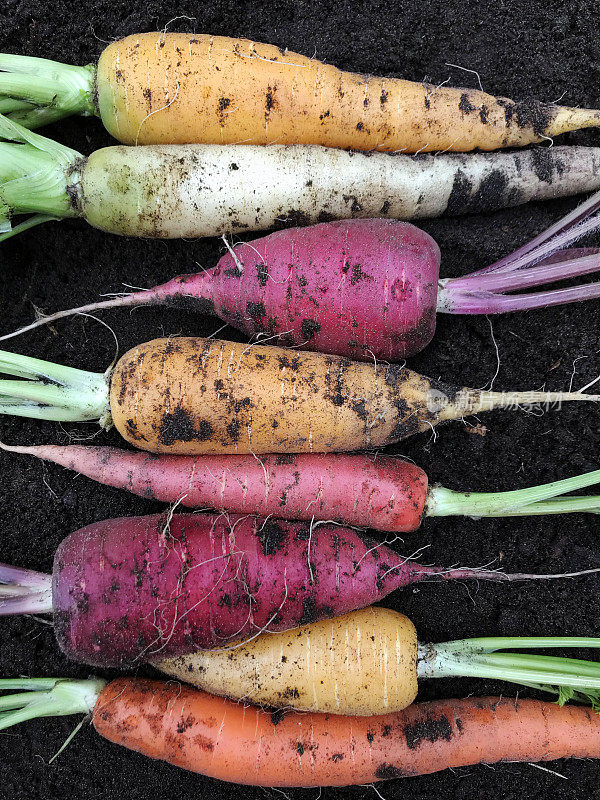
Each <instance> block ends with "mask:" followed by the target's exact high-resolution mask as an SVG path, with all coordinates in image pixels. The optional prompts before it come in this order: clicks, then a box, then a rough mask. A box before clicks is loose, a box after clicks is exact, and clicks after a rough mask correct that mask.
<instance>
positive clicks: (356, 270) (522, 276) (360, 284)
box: [0, 192, 600, 361]
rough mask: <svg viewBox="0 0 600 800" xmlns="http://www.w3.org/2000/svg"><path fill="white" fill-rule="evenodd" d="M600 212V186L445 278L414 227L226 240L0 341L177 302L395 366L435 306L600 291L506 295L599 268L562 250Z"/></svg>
mask: <svg viewBox="0 0 600 800" xmlns="http://www.w3.org/2000/svg"><path fill="white" fill-rule="evenodd" d="M599 208H600V192H597V193H596V194H594V195H593V196H592V197H590V198H589V199H588V200H587V201H586V202H585V203H583V204H582V205H580V206H579V207H578V208H576V209H575V210H574V211H572V212H570V213H569V214H568V215H567V216H566V217H564V218H563V219H562V220H560V221H559V222H557V223H555V224H554V225H552V226H551V228H549V229H548V230H547V231H544V232H543V233H541V234H539V235H538V236H536V238H535V239H534V240H533V242H529V243H527V244H525V245H523V246H521V247H520V248H519V249H518V250H517V251H516V252H515V253H513V254H511V255H508V256H505V257H504V258H503V259H502V261H501V262H496V263H495V264H492V265H490V266H489V267H486V268H484V269H483V270H479V271H478V272H475V273H473V274H472V275H464V276H462V277H461V278H454V279H445V280H442V281H440V280H439V267H440V251H439V248H438V246H437V244H436V243H435V241H434V240H433V239H432V238H431V237H430V236H428V235H427V234H426V233H424V232H423V231H421V230H419V229H418V228H415V227H414V226H413V225H410V224H409V223H405V222H396V221H393V220H385V219H373V220H362V219H355V220H344V221H341V222H327V223H323V224H321V225H315V226H312V227H308V228H294V229H291V230H289V229H288V230H283V231H278V232H276V233H272V234H270V235H269V236H265V237H262V238H260V239H255V240H254V241H251V242H248V243H242V244H240V245H238V246H236V248H235V250H233V249H232V248H231V247H229V252H228V253H226V254H225V255H224V256H223V257H222V258H221V259H220V260H219V262H218V264H217V266H216V267H214V268H213V269H210V270H203V271H202V272H199V273H196V274H192V275H182V276H179V277H177V278H174V279H172V280H170V281H168V282H167V283H164V284H161V285H159V286H155V287H153V288H152V289H147V290H143V291H136V292H132V293H130V294H125V295H122V296H118V297H115V298H112V299H110V300H103V301H101V302H97V303H89V304H88V305H85V306H80V307H79V308H74V309H69V310H67V311H59V312H57V313H56V314H51V315H49V316H42V317H41V318H40V319H38V321H37V322H33V323H31V324H30V325H27V326H25V327H24V328H21V329H19V330H17V331H15V332H13V333H10V334H6V335H4V336H0V341H2V340H5V339H10V338H11V337H13V336H15V335H17V334H18V333H24V332H25V331H29V330H32V329H34V328H37V327H39V326H41V325H47V324H49V323H51V322H55V321H56V320H59V319H61V318H63V317H67V316H69V315H71V314H75V313H89V312H96V311H98V310H101V309H107V308H117V307H118V308H120V307H124V306H133V305H136V306H137V305H165V306H177V305H182V306H184V307H185V308H191V309H195V310H197V311H201V312H203V313H204V312H208V313H211V314H216V315H217V316H219V317H220V318H221V319H223V320H224V321H225V322H227V323H228V324H230V325H233V326H234V327H236V328H238V330H241V331H243V332H244V333H246V334H247V335H248V336H255V335H256V336H264V335H268V336H269V338H270V339H271V340H272V339H276V338H278V339H279V341H280V342H281V343H282V344H285V345H287V346H299V347H301V348H302V349H304V350H317V351H319V352H324V353H334V354H336V355H340V356H348V357H350V358H356V359H358V360H366V361H370V360H372V359H373V358H376V359H386V360H390V361H398V360H400V359H402V358H405V357H407V356H410V355H413V354H414V353H416V352H418V351H419V350H421V349H422V348H423V347H425V346H426V345H427V344H428V343H429V341H430V340H431V339H432V337H433V334H434V332H435V324H436V311H441V312H445V313H451V314H461V313H466V314H473V313H487V314H489V313H500V312H503V311H515V310H519V309H521V308H523V309H531V308H539V307H544V306H550V305H557V304H559V303H569V302H575V301H578V300H585V299H589V298H593V297H600V282H598V283H593V284H589V285H584V286H577V287H572V288H563V289H555V290H552V291H548V290H545V291H542V292H537V293H526V294H510V293H507V292H514V291H515V290H517V289H519V288H528V287H531V286H536V285H541V284H547V283H551V282H553V281H558V280H564V279H565V278H572V277H578V276H580V275H585V274H589V273H591V272H597V271H598V270H600V251H598V250H597V249H593V248H578V249H571V250H569V249H566V248H567V246H568V245H569V244H571V243H572V242H573V241H574V240H575V239H576V238H579V237H580V236H582V235H584V234H585V233H590V232H591V231H594V230H595V229H597V228H598V227H599V226H600V215H598V213H597V212H598V209H599Z"/></svg>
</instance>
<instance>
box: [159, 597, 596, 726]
mask: <svg viewBox="0 0 600 800" xmlns="http://www.w3.org/2000/svg"><path fill="white" fill-rule="evenodd" d="M568 647H590V648H600V638H589V637H585V636H582V637H562V636H556V637H553V636H540V637H534V636H506V637H497V638H491V637H488V638H479V639H463V640H461V641H454V642H444V643H442V644H422V643H420V642H417V631H416V630H415V626H414V625H413V624H412V622H411V621H410V620H409V619H408V618H407V617H405V616H404V615H403V614H399V613H398V612H397V611H391V610H390V609H387V608H373V607H371V608H364V609H360V610H358V611H353V612H351V613H350V614H345V615H344V616H342V617H336V618H335V619H327V620H321V621H320V622H315V623H312V624H308V625H303V626H302V627H300V628H297V629H294V630H287V631H284V632H282V633H262V634H261V635H260V636H258V637H255V638H254V639H252V640H250V641H248V642H240V643H236V644H234V645H231V646H229V647H225V648H221V649H219V650H206V651H203V652H201V653H200V652H197V653H192V654H191V655H184V656H179V657H178V658H173V659H167V660H165V661H157V662H156V666H157V667H158V668H159V669H160V670H161V671H163V672H165V673H167V674H168V675H171V676H172V677H174V678H177V679H179V680H183V681H186V682H187V683H192V684H194V685H195V686H198V687H199V688H200V689H203V690H205V691H207V692H212V693H214V694H221V695H226V696H227V697H231V698H232V699H233V700H243V701H244V702H250V703H257V704H259V705H263V706H268V707H276V708H279V707H284V708H295V709H299V710H304V711H318V712H325V713H328V714H343V715H351V716H353V715H358V716H372V715H374V714H386V713H388V712H390V711H401V710H402V709H404V708H406V707H407V706H408V705H410V704H411V703H412V702H413V700H414V699H415V698H416V696H417V688H418V686H417V683H418V681H420V680H422V679H425V678H444V677H448V676H449V675H452V676H454V677H457V676H462V677H471V678H473V677H475V678H477V677H479V678H487V679H489V678H493V679H494V680H506V681H509V682H511V683H517V684H521V685H524V686H533V685H535V686H536V687H537V688H542V689H543V690H544V691H548V692H552V693H555V694H558V696H559V700H560V701H561V702H565V700H566V699H575V700H578V701H579V702H585V703H590V704H592V705H594V706H595V707H598V705H599V703H600V663H599V662H595V661H582V660H580V659H576V658H557V657H554V656H545V655H522V654H520V653H511V652H504V651H506V650H511V649H513V650H514V649H517V650H522V649H540V648H568Z"/></svg>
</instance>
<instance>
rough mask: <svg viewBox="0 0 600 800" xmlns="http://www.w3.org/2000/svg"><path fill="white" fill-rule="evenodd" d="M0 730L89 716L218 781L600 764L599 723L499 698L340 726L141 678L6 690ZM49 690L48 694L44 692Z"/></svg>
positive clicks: (265, 782) (111, 733) (337, 782)
mask: <svg viewBox="0 0 600 800" xmlns="http://www.w3.org/2000/svg"><path fill="white" fill-rule="evenodd" d="M0 686H1V688H2V689H32V690H34V691H31V692H22V693H21V694H17V695H7V696H5V697H3V698H1V699H0V704H1V705H2V707H3V709H9V710H6V711H5V712H4V713H3V714H2V717H1V718H0V729H4V728H8V727H9V726H11V725H14V724H16V723H17V722H22V721H24V720H26V719H31V718H33V717H38V716H58V715H63V714H75V713H90V712H91V713H92V719H93V724H94V727H95V728H96V730H97V731H98V733H100V735H101V736H104V737H105V738H106V739H109V740H110V741H111V742H115V743H117V744H121V745H123V747H127V748H129V749H131V750H135V751H137V752H140V753H143V754H144V755H147V756H150V758H156V759H161V760H164V761H168V762H169V763H171V764H174V765H176V766H178V767H183V768H184V769H187V770H190V771H192V772H200V773H202V774H204V775H209V776H211V777H213V778H218V779H219V780H224V781H231V782H234V783H242V784H248V785H253V786H287V787H312V786H348V785H353V784H365V783H373V782H374V781H379V780H384V779H386V778H403V777H411V776H416V775H426V774H429V773H432V772H439V771H441V770H444V769H451V768H454V767H462V766H467V765H472V764H493V763H496V762H501V761H528V762H532V761H551V760H553V759H556V758H600V717H599V716H598V715H597V714H595V713H594V712H593V711H592V710H591V709H589V708H586V707H582V706H562V707H561V706H558V705H555V704H552V703H542V702H539V701H536V700H512V699H510V698H506V699H502V698H498V697H485V698H481V699H478V698H473V697H472V698H469V699H467V700H440V701H434V702H429V703H419V704H417V705H413V706H410V707H409V708H407V709H405V710H404V711H402V712H399V713H397V714H386V715H384V716H377V717H340V716H330V715H327V714H313V713H297V712H292V713H288V714H285V713H282V712H274V713H271V712H269V711H265V710H262V709H259V708H257V707H254V706H244V705H242V704H241V703H234V702H232V701H231V700H224V699H222V698H220V697H214V696H212V695H209V694H206V693H205V692H200V691H198V690H197V689H192V688H190V687H187V686H183V685H181V684H179V683H176V682H174V681H170V682H169V683H164V682H161V681H149V680H142V679H131V678H118V679H117V680H114V681H112V683H110V684H109V685H108V686H106V685H105V682H104V681H99V680H89V681H71V680H57V679H52V678H46V679H41V680H37V681H36V680H35V679H17V680H3V681H2V682H1V683H0ZM40 690H42V691H40Z"/></svg>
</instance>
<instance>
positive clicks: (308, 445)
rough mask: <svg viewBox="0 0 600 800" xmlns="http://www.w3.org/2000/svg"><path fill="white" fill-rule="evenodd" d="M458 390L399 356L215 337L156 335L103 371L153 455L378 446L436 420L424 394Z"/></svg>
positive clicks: (121, 417)
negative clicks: (377, 360) (332, 352)
mask: <svg viewBox="0 0 600 800" xmlns="http://www.w3.org/2000/svg"><path fill="white" fill-rule="evenodd" d="M432 389H439V390H440V391H441V392H442V393H443V394H444V395H446V396H450V397H451V398H452V397H456V396H457V390H456V389H452V388H450V387H447V386H443V385H442V384H436V383H435V382H433V381H431V380H429V379H428V378H424V377H422V376H421V375H418V374H417V373H415V372H412V371H411V370H409V369H406V368H405V367H402V366H400V365H398V364H387V365H380V364H378V365H377V366H374V365H373V364H366V363H362V362H356V361H350V360H349V359H345V358H342V357H339V356H327V355H322V354H320V353H309V352H296V351H293V350H292V351H290V350H286V349H285V348H278V347H266V346H263V345H247V344H240V343H237V342H225V341H219V340H216V339H201V338H191V337H189V338H188V337H181V338H173V339H155V340H153V341H151V342H146V343H144V344H141V345H139V346H138V347H134V348H133V349H132V350H130V351H129V352H128V353H125V354H124V355H123V356H122V357H121V358H120V360H119V362H118V363H117V365H116V367H115V368H114V370H113V373H112V376H111V386H110V410H111V414H112V419H113V422H114V424H115V426H116V428H117V430H118V431H119V433H120V434H121V436H123V438H124V439H125V440H126V441H128V442H129V443H130V444H133V445H134V446H135V447H138V448H141V449H143V450H149V451H151V452H155V453H171V454H177V455H190V454H193V455H202V454H206V453H238V454H242V453H255V454H261V453H290V452H292V453H294V452H296V453H297V452H315V453H318V452H331V451H340V450H346V451H348V450H359V449H367V448H370V447H382V446H384V445H386V444H391V443H392V442H396V441H399V440H400V439H402V438H404V437H406V436H410V435H412V434H413V433H417V432H418V431H420V430H425V429H427V428H429V427H430V426H431V425H432V424H436V423H437V422H438V421H439V420H440V419H441V418H443V414H445V413H448V410H449V408H450V406H448V407H446V408H444V409H442V410H441V411H440V410H439V409H436V408H431V409H430V408H429V407H428V398H429V396H430V395H429V393H430V391H431V390H432Z"/></svg>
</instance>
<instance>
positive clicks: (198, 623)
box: [0, 514, 598, 667]
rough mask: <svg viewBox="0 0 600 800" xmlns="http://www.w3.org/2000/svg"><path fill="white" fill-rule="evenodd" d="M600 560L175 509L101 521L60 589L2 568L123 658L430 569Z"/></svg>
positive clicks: (448, 574) (202, 642) (171, 648)
mask: <svg viewBox="0 0 600 800" xmlns="http://www.w3.org/2000/svg"><path fill="white" fill-rule="evenodd" d="M2 569H4V570H5V572H4V574H2ZM597 571H598V570H586V572H585V573H570V574H563V575H560V576H555V575H543V576H542V575H528V574H518V575H506V574H504V573H500V572H494V571H486V570H481V569H467V568H458V569H447V570H444V569H441V568H439V567H428V566H422V565H420V564H416V563H415V562H414V561H411V560H409V559H408V558H402V557H401V556H399V555H398V554H397V553H395V552H394V550H391V549H390V548H389V547H387V546H386V545H385V544H382V543H381V542H376V541H375V540H373V539H369V538H367V537H365V536H363V535H362V534H360V533H358V532H357V531H355V530H353V529H352V528H343V527H338V526H335V525H331V524H329V525H326V524H325V525H318V524H314V525H313V524H312V523H306V522H285V521H281V520H274V519H271V518H267V519H262V518H260V517H252V516H239V515H230V516H228V515H226V514H219V515H215V514H181V515H175V516H173V515H172V514H169V515H164V514H163V515H153V516H147V517H130V518H121V519H114V520H105V521H104V522H96V523H94V524H92V525H88V526H87V527H86V528H82V529H81V530H79V531H77V532H75V533H73V534H71V535H70V536H68V537H67V538H66V539H65V540H64V541H63V542H62V543H61V545H60V546H59V548H58V550H57V551H56V556H55V559H54V571H53V577H52V594H51V595H50V593H49V592H48V587H49V582H50V576H48V575H43V574H41V573H40V574H35V573H31V572H30V571H22V572H21V570H14V569H13V568H10V567H0V578H1V579H2V581H3V583H4V586H5V589H6V590H7V592H8V593H9V595H10V597H9V599H8V600H7V601H5V602H0V614H3V613H4V614H12V613H31V612H35V613H53V614H54V630H55V633H56V638H57V640H58V643H59V644H60V647H61V648H62V650H63V651H64V652H65V653H66V655H67V656H69V657H70V658H74V659H76V660H78V661H83V662H85V663H87V664H92V665H94V666H102V667H107V666H122V665H125V664H131V663H133V662H136V661H139V660H150V661H151V660H156V659H159V658H167V657H168V656H173V655H181V654H184V653H191V652H194V651H196V650H198V649H209V648H215V647H221V646H222V645H223V644H224V643H226V642H229V641H232V640H235V639H241V638H249V637H252V636H255V635H256V634H258V633H260V632H261V631H265V630H269V631H277V630H286V629H289V628H294V627H297V626H298V625H303V624H306V623H309V622H313V621H315V620H318V619H324V618H327V617H334V616H338V615H340V614H344V613H346V612H348V611H351V610H353V609H356V608H363V607H365V606H368V605H371V604H372V603H375V602H378V601H380V600H382V599H383V598H384V597H385V596H386V595H387V594H389V593H390V592H392V591H394V590H395V589H398V588H401V587H404V586H408V585H410V584H412V583H417V582H419V581H421V580H423V579H424V578H428V577H434V578H438V579H445V580H452V579H457V578H460V579H464V578H476V579H479V580H494V581H512V580H529V579H534V578H536V579H547V578H553V577H573V576H575V575H580V574H587V573H588V572H597ZM21 574H22V575H23V583H21ZM32 576H33V577H32ZM42 596H43V597H44V598H45V602H44V603H40V598H41V597H42ZM13 600H14V601H15V602H16V605H15V604H14V603H13Z"/></svg>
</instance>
